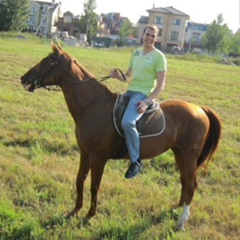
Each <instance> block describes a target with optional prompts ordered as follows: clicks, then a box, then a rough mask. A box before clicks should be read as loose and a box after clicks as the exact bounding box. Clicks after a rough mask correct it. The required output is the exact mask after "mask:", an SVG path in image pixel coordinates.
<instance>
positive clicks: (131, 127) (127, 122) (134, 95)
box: [121, 91, 147, 163]
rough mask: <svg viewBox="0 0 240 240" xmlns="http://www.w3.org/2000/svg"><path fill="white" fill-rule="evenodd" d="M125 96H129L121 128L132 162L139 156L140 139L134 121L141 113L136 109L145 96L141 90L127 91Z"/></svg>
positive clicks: (135, 121)
mask: <svg viewBox="0 0 240 240" xmlns="http://www.w3.org/2000/svg"><path fill="white" fill-rule="evenodd" d="M125 95H126V96H128V97H129V98H130V100H129V103H128V106H127V108H126V111H125V113H124V115H123V118H122V122H121V125H122V128H123V132H124V136H125V141H126V145H127V149H128V154H129V157H130V161H131V162H132V163H133V162H135V161H137V160H138V159H139V158H140V139H139V134H138V131H137V127H136V123H137V121H138V120H139V119H140V118H141V116H142V115H143V113H139V112H138V111H137V108H138V102H139V101H141V100H144V99H145V98H146V97H147V96H146V95H145V94H143V93H141V92H134V91H127V92H126V93H125Z"/></svg>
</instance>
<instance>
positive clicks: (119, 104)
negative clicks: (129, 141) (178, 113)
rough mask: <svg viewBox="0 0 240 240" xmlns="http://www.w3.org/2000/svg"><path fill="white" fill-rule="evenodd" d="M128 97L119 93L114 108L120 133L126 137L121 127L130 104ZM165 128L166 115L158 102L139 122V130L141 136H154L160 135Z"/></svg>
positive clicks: (114, 119)
mask: <svg viewBox="0 0 240 240" xmlns="http://www.w3.org/2000/svg"><path fill="white" fill-rule="evenodd" d="M128 100H129V99H128V98H127V97H126V96H124V95H118V97H117V99H116V102H115V105H114V109H113V122H114V125H115V128H116V130H117V132H118V134H119V135H120V136H122V137H124V133H123V130H122V127H121V120H122V117H123V114H124V111H125V109H126V107H127V104H128ZM164 129H165V117H164V114H163V111H162V109H161V108H160V106H159V103H158V102H154V104H153V106H152V107H151V108H150V109H148V110H147V111H146V112H145V113H144V114H143V116H142V117H141V118H140V120H139V121H138V122H137V130H138V132H139V136H140V138H144V137H153V136H157V135H160V134H161V133H162V132H163V131H164Z"/></svg>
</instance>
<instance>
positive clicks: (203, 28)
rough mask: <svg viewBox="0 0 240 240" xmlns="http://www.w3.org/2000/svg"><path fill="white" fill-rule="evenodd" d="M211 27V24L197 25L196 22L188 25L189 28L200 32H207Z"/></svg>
mask: <svg viewBox="0 0 240 240" xmlns="http://www.w3.org/2000/svg"><path fill="white" fill-rule="evenodd" d="M208 27H209V24H204V23H195V22H188V23H187V28H188V29H189V30H190V29H193V30H198V31H204V32H205V31H207V29H208Z"/></svg>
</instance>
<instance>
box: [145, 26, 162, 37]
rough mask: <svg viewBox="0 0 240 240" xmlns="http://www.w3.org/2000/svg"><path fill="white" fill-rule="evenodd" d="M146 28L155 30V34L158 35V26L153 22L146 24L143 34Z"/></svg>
mask: <svg viewBox="0 0 240 240" xmlns="http://www.w3.org/2000/svg"><path fill="white" fill-rule="evenodd" d="M147 28H149V29H151V30H153V31H155V32H156V34H157V35H158V33H159V29H158V27H157V26H156V25H154V24H149V25H147V26H146V27H145V28H144V29H143V34H144V33H145V32H146V30H147Z"/></svg>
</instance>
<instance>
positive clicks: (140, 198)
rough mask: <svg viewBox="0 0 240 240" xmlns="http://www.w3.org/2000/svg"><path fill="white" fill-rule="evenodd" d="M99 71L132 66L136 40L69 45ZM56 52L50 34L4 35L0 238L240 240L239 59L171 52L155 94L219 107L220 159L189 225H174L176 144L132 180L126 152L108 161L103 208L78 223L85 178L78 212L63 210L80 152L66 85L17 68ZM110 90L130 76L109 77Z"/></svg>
mask: <svg viewBox="0 0 240 240" xmlns="http://www.w3.org/2000/svg"><path fill="white" fill-rule="evenodd" d="M64 49H65V50H66V51H67V52H69V53H70V54H71V55H72V56H74V57H75V58H76V59H78V61H79V62H80V63H82V64H83V65H84V66H85V67H87V68H88V69H89V70H90V72H92V73H93V74H94V75H95V76H96V77H97V78H100V77H102V76H105V75H108V74H109V71H110V70H111V69H112V68H113V67H118V68H120V69H122V70H126V68H127V65H128V60H129V57H130V53H131V51H132V49H122V50H119V49H83V48H71V47H67V46H65V48H64ZM49 52H51V46H50V42H47V41H42V42H41V41H35V40H34V39H30V40H18V39H13V38H2V39H1V38H0V56H1V57H0V114H1V115H0V128H1V131H0V192H1V194H0V240H5V239H6V240H8V239H14V240H15V239H24V240H25V239H36V240H38V239H39V240H41V239H42V240H46V239H47V240H52V239H54V240H55V239H56V240H57V239H63V240H76V239H81V240H82V239H83V240H85V239H91V240H97V239H99V240H100V239H101V240H110V239H111V240H136V239H141V240H143V239H144V240H150V239H151V240H152V239H154V240H162V239H166V240H170V239H183V240H190V239H191V240H200V239H201V240H226V239H229V240H230V239H231V240H238V239H240V204H239V203H240V192H239V189H240V181H239V180H240V171H239V159H240V68H239V67H234V66H226V65H221V64H218V63H216V62H215V61H214V60H211V59H208V58H199V59H198V58H197V57H192V59H191V60H186V58H184V57H174V56H167V58H168V65H169V67H168V77H167V85H166V89H165V91H164V92H163V94H162V96H161V97H160V99H159V100H161V101H162V100H168V99H182V100H186V101H190V102H193V103H196V104H198V105H201V106H208V107H211V108H212V109H213V110H215V111H216V112H217V113H218V114H219V116H220V118H221V120H222V125H223V133H222V139H221V142H220V146H219V149H218V151H217V153H216V154H215V155H214V161H213V162H211V163H210V164H209V166H208V168H207V169H204V168H203V169H202V170H201V171H200V172H199V174H198V182H199V186H198V189H197V190H196V192H195V196H194V199H193V202H192V206H191V215H190V219H189V221H188V223H187V225H186V231H185V232H174V231H173V229H174V227H175V224H176V221H177V218H178V216H179V214H180V210H179V209H173V206H174V205H175V204H176V203H177V202H178V200H179V197H180V181H179V172H178V170H177V169H176V166H175V162H174V159H173V154H172V152H171V151H168V152H167V153H165V154H163V155H161V156H159V157H158V158H155V159H151V160H149V161H144V169H143V171H142V173H141V174H140V175H139V176H137V177H136V178H134V179H133V180H126V179H125V178H124V173H125V171H126V168H127V165H128V162H127V161H123V160H122V161H115V160H110V161H109V162H108V164H107V166H106V169H105V173H104V176H103V180H102V184H101V189H100V191H99V207H98V214H97V215H96V216H95V217H94V218H92V220H91V224H90V225H88V226H83V225H82V217H84V215H85V214H86V213H87V211H88V208H89V204H90V193H89V183H90V182H89V177H88V178H87V181H86V184H85V191H84V193H85V196H84V207H83V209H82V210H81V212H80V214H79V218H74V219H72V220H71V221H66V220H64V218H63V216H64V215H65V214H66V213H68V211H70V210H72V208H73V207H74V203H75V191H76V189H75V179H76V174H77V171H78V165H79V151H78V147H77V144H76V140H75V136H74V123H73V120H72V119H71V116H70V114H69V112H68V110H67V106H66V104H65V101H64V99H63V95H62V93H61V92H49V91H46V90H44V89H40V90H38V91H36V92H35V93H34V94H31V93H28V92H26V91H24V89H23V88H22V86H21V84H20V77H21V76H22V75H23V74H24V73H25V72H26V71H27V70H28V69H29V68H30V67H32V66H33V65H35V63H37V62H38V61H39V60H40V59H42V58H43V57H45V56H46V55H47V54H48V53H49ZM104 84H106V85H107V86H108V87H109V89H111V90H112V91H113V92H119V93H120V92H124V91H125V89H126V85H124V83H120V82H119V81H116V80H113V79H110V80H108V81H106V82H104Z"/></svg>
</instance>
